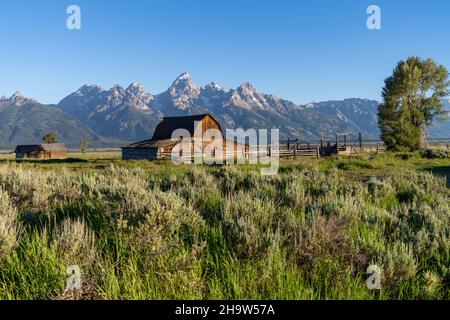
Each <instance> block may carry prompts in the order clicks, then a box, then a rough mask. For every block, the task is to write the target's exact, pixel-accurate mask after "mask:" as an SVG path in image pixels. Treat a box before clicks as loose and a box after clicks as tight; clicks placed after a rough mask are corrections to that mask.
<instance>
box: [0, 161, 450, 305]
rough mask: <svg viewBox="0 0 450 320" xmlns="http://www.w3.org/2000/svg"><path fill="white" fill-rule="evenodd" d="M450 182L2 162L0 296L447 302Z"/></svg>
mask: <svg viewBox="0 0 450 320" xmlns="http://www.w3.org/2000/svg"><path fill="white" fill-rule="evenodd" d="M449 182H450V158H448V157H447V158H445V157H443V158H442V159H427V158H424V157H422V156H421V155H420V154H409V153H404V154H380V155H368V154H367V155H362V156H357V157H351V158H343V157H337V156H336V157H331V158H323V159H320V160H318V159H301V160H300V159H290V160H289V159H288V160H283V161H281V166H280V172H279V174H278V175H277V176H273V177H263V176H260V175H259V168H258V167H255V166H249V165H244V166H232V167H231V166H230V167H225V166H211V167H208V166H195V167H194V166H178V167H177V166H174V165H173V164H172V163H171V162H169V161H155V162H149V161H122V160H120V154H119V153H90V154H86V155H83V154H71V155H70V159H67V160H64V161H56V160H54V161H32V160H29V161H18V162H16V161H15V160H14V159H13V158H12V157H11V156H10V155H1V156H0V299H449V298H450V197H449V196H450V189H449V186H450V185H449ZM71 265H78V266H79V267H80V268H81V271H82V290H81V291H79V292H75V293H73V292H67V291H66V281H67V278H68V275H67V274H66V269H67V267H68V266H71ZM369 265H377V266H379V267H380V268H381V287H382V289H381V290H369V289H368V288H367V286H366V278H367V274H366V271H367V267H368V266H369Z"/></svg>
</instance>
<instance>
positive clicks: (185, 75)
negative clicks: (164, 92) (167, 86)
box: [175, 72, 191, 81]
mask: <svg viewBox="0 0 450 320" xmlns="http://www.w3.org/2000/svg"><path fill="white" fill-rule="evenodd" d="M178 80H184V81H187V80H191V75H190V74H189V73H188V72H183V73H182V74H180V75H179V76H178V77H177V78H176V79H175V81H178Z"/></svg>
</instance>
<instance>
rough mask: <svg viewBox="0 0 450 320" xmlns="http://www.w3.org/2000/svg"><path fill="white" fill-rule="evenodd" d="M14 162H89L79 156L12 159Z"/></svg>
mask: <svg viewBox="0 0 450 320" xmlns="http://www.w3.org/2000/svg"><path fill="white" fill-rule="evenodd" d="M10 161H11V160H10ZM12 161H15V162H16V163H31V164H59V163H86V162H89V161H88V160H85V159H79V158H67V159H46V160H40V159H14V160H12Z"/></svg>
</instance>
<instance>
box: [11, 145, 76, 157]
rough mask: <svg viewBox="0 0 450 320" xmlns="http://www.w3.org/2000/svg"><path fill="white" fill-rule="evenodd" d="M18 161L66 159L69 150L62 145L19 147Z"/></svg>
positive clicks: (17, 148) (16, 152) (17, 152)
mask: <svg viewBox="0 0 450 320" xmlns="http://www.w3.org/2000/svg"><path fill="white" fill-rule="evenodd" d="M14 153H15V154H16V159H65V158H67V155H68V153H69V150H68V149H67V148H66V146H65V145H64V144H62V143H52V144H33V145H18V146H17V147H16V150H15V151H14Z"/></svg>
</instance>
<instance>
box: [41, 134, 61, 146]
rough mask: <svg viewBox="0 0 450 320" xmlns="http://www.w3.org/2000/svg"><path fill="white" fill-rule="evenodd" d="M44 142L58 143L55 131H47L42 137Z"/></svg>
mask: <svg viewBox="0 0 450 320" xmlns="http://www.w3.org/2000/svg"><path fill="white" fill-rule="evenodd" d="M42 142H43V143H48V144H50V143H57V142H58V137H57V136H56V134H54V133H47V134H46V135H45V136H43V137H42Z"/></svg>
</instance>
